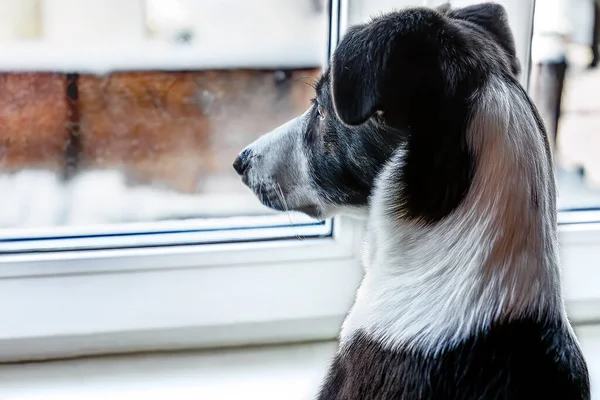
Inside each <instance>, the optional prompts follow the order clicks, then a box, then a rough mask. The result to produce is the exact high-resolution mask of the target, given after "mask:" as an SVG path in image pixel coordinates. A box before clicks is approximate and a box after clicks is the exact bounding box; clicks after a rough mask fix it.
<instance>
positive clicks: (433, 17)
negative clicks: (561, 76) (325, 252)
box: [234, 3, 590, 400]
mask: <svg viewBox="0 0 600 400" xmlns="http://www.w3.org/2000/svg"><path fill="white" fill-rule="evenodd" d="M519 74H520V64H519V61H518V60H517V58H516V53H515V45H514V39H513V35H512V32H511V31H510V28H509V26H508V22H507V17H506V13H505V10H504V8H503V7H502V6H501V5H498V4H493V3H485V4H479V5H474V6H469V7H464V8H458V9H453V8H451V7H450V6H448V5H445V6H441V7H439V8H435V9H429V8H409V9H405V10H402V11H397V12H392V13H389V14H385V15H382V16H379V17H376V18H374V19H373V20H372V21H371V22H369V23H366V24H363V25H357V26H354V27H351V28H350V29H349V30H348V32H347V33H346V34H345V36H344V37H343V38H342V40H341V42H340V43H339V45H338V47H337V49H336V50H335V53H334V54H333V56H332V59H331V62H330V65H329V68H328V70H327V71H326V72H325V73H324V74H323V76H322V77H321V78H320V80H319V82H318V83H317V85H316V97H315V99H314V101H313V104H312V106H311V107H310V108H309V109H308V110H307V111H306V112H305V113H304V114H302V115H301V116H299V117H297V118H296V119H294V120H292V121H290V122H288V123H286V124H284V125H283V126H281V127H279V128H277V129H275V130H274V131H273V132H270V133H268V134H266V135H264V136H263V137H261V138H260V139H258V140H257V141H256V142H254V143H252V144H251V145H250V146H248V147H247V148H246V149H244V150H243V151H242V152H241V153H240V155H239V156H238V158H237V159H236V161H235V162H234V168H235V169H236V171H237V172H238V173H239V174H240V175H241V176H242V180H243V182H244V183H245V184H246V185H247V186H249V187H250V188H251V189H252V190H253V191H254V192H255V193H256V195H257V196H258V198H259V199H260V200H261V201H262V202H263V203H264V204H265V205H266V206H268V207H271V208H273V209H276V210H282V211H285V210H295V211H300V212H304V213H306V214H308V215H310V216H313V217H316V218H327V217H330V216H332V215H335V214H339V213H343V212H347V211H351V212H353V213H354V214H356V213H361V212H362V213H364V214H365V215H366V216H367V218H368V224H367V234H366V240H365V248H364V253H363V259H364V260H363V262H364V267H365V275H364V278H363V281H362V283H361V285H360V288H359V289H358V292H357V294H356V299H355V302H354V305H353V306H352V309H351V310H350V312H349V313H348V315H347V317H346V319H345V321H344V324H343V327H342V329H341V333H340V345H339V351H338V353H337V355H336V356H335V359H334V360H333V362H332V365H331V367H330V370H329V372H328V374H327V377H326V378H325V381H324V383H323V386H322V388H321V390H320V393H319V396H318V398H319V399H322V400H332V399H345V400H353V399H356V400H358V399H361V400H369V399H410V400H413V399H589V397H590V389H589V377H588V371H587V366H586V362H585V360H584V358H583V355H582V352H581V350H580V347H579V344H578V341H577V339H576V337H575V335H574V333H573V330H572V328H571V326H570V323H569V321H568V320H567V316H566V314H565V308H564V304H563V299H562V297H561V287H560V269H559V260H558V244H557V222H556V189H555V183H554V175H553V166H552V157H551V153H550V149H549V146H548V140H547V135H546V132H545V129H544V126H543V123H542V122H541V120H540V117H539V115H538V112H537V110H536V108H535V107H534V105H533V104H532V102H531V101H530V98H529V97H528V95H527V93H526V92H525V91H524V89H523V88H522V86H521V85H520V84H519V82H518V75H519Z"/></svg>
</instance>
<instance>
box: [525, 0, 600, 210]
mask: <svg viewBox="0 0 600 400" xmlns="http://www.w3.org/2000/svg"><path fill="white" fill-rule="evenodd" d="M598 5H599V2H598V0H538V1H536V8H535V20H534V34H533V41H532V49H531V54H532V57H531V58H532V60H531V61H532V69H531V76H530V81H529V91H530V94H531V96H532V98H533V100H534V102H535V103H536V105H537V106H538V109H539V110H540V113H541V115H542V118H543V119H544V122H545V124H546V127H547V129H548V133H549V136H550V139H551V142H552V146H553V150H554V156H555V164H556V168H557V179H558V184H559V208H560V209H561V210H574V209H596V208H598V207H599V206H600V157H599V151H600V135H599V133H600V96H599V94H600V69H599V68H598V61H599V54H598V40H599V38H600V31H599V29H600V28H599V25H598V24H599V23H600V22H599V18H600V16H599V9H598Z"/></svg>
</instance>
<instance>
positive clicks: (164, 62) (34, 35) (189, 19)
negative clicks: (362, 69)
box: [0, 0, 332, 253]
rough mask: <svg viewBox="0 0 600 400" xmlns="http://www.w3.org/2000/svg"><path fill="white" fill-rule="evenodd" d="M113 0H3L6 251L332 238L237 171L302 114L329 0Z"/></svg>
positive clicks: (1, 233)
mask: <svg viewBox="0 0 600 400" xmlns="http://www.w3.org/2000/svg"><path fill="white" fill-rule="evenodd" d="M121 3H122V2H120V1H108V2H106V1H96V0H86V1H78V0H72V1H71V0H67V1H61V2H53V1H44V0H25V1H23V2H19V3H18V4H14V2H11V1H8V0H6V1H3V2H2V3H0V4H2V5H3V7H4V9H3V11H6V13H4V14H3V15H4V16H5V17H4V18H5V20H6V23H7V24H8V26H7V27H6V28H5V32H4V41H3V42H4V43H3V49H4V53H3V59H2V61H0V69H1V70H2V71H3V73H2V74H1V75H0V97H1V98H2V104H1V105H0V118H2V120H3V122H4V124H3V125H4V128H3V132H1V134H0V135H1V136H0V139H1V142H0V156H1V159H0V166H1V168H2V174H1V175H0V182H1V185H2V186H1V187H2V192H3V193H4V196H3V199H2V200H0V210H2V211H0V239H1V240H2V241H1V242H0V251H1V252H11V253H21V252H24V251H48V250H50V249H51V250H73V249H101V248H115V247H119V248H123V247H140V246H158V245H180V244H197V243H222V242H234V241H248V240H267V239H281V238H290V237H296V236H302V237H324V236H330V235H331V232H332V224H331V221H326V222H318V221H313V220H310V219H308V218H306V217H304V216H303V215H299V214H293V215H292V214H290V215H280V214H275V213H273V212H271V211H269V210H268V209H267V208H265V207H263V206H261V205H260V203H259V202H258V200H257V199H256V198H255V196H254V195H253V194H252V193H251V192H250V191H249V190H248V189H246V188H245V187H244V186H243V185H242V184H240V180H239V178H238V177H237V175H236V174H235V173H234V171H233V170H232V167H231V164H232V162H233V159H234V158H235V156H236V155H237V153H238V152H239V151H240V150H241V149H242V148H243V147H244V146H245V145H247V144H249V143H251V142H252V141H254V140H255V139H256V138H258V136H260V135H261V134H263V133H265V132H267V131H269V130H270V129H272V128H274V127H275V126H277V125H278V124H281V123H283V122H285V121H287V120H289V119H290V118H292V117H293V116H296V115H297V114H299V113H301V112H303V111H304V110H305V109H306V108H307V107H308V105H309V100H310V98H311V96H312V87H311V86H310V85H311V83H312V82H313V81H314V80H315V79H316V78H317V76H318V74H319V72H320V69H321V66H322V65H323V62H324V60H325V59H326V52H327V37H328V30H329V28H328V27H329V18H328V14H329V12H328V9H327V7H326V6H325V4H324V3H322V2H321V1H309V0H306V1H301V2H292V1H273V0H271V1H266V2H265V1H260V2H257V1H249V2H237V1H220V0H212V1H196V0H144V1H133V2H128V3H127V5H125V6H124V5H122V4H121ZM216 21H218V23H216ZM25 27H27V29H25Z"/></svg>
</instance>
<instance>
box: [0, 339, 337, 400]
mask: <svg viewBox="0 0 600 400" xmlns="http://www.w3.org/2000/svg"><path fill="white" fill-rule="evenodd" d="M335 349H336V343H335V342H321V343H308V344H298V345H288V346H276V347H260V348H259V347H257V348H250V349H233V350H232V349H229V350H214V351H204V352H180V353H163V354H144V355H130V356H120V357H99V358H89V359H76V360H66V361H54V362H45V363H26V364H12V365H4V366H0V376H1V378H0V382H1V384H0V386H1V388H0V397H1V398H2V399H3V400H17V399H18V400H31V399H38V400H50V399H53V400H54V399H56V400H58V399H60V400H87V399H115V400H117V399H127V400H134V399H138V398H139V399H144V400H146V399H152V398H157V399H164V398H170V399H173V400H175V399H177V400H179V399H194V400H196V399H207V400H210V399H219V400H221V399H223V400H226V399H236V400H237V399H260V400H270V399H273V400H281V399H286V400H300V399H311V398H313V396H314V394H315V391H316V390H317V389H318V387H319V384H320V382H321V380H322V377H323V374H324V372H325V371H326V367H327V365H328V363H329V360H330V359H331V357H332V355H333V354H334V352H335Z"/></svg>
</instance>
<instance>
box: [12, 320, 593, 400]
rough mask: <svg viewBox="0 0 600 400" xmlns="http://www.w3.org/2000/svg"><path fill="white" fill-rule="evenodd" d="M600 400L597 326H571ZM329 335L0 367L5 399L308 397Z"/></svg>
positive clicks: (326, 355) (327, 351)
mask: <svg viewBox="0 0 600 400" xmlns="http://www.w3.org/2000/svg"><path fill="white" fill-rule="evenodd" d="M576 331H577V334H578V335H579V338H580V341H581V344H582V347H583V350H584V353H585V357H586V359H587V362H588V367H589V370H590V376H591V382H592V399H600V390H599V389H600V325H594V326H581V327H578V328H577V329H576ZM336 347H337V343H336V342H335V341H328V342H319V343H305V344H296V345H286V346H272V347H256V348H245V349H226V350H212V351H204V352H180V353H163V354H145V355H129V356H119V357H100V358H89V359H77V360H67V361H54V362H46V363H28V364H12V365H4V366H0V377H1V378H0V398H2V399H3V400H34V399H35V400H88V399H89V400H95V399H98V400H100V399H102V400H103V399H111V400H121V399H123V400H125V399H126V400H135V399H144V400H147V399H155V398H156V399H164V398H169V399H173V400H187V399H190V400H191V399H194V400H197V399H206V400H212V399H219V400H229V399H232V400H233V399H235V400H239V399H244V400H253V399H256V400H281V399H285V400H309V399H313V398H314V395H315V393H316V392H317V391H318V388H319V385H320V383H321V382H322V379H323V377H324V374H325V372H326V370H327V366H328V365H329V362H330V360H331V358H332V356H333V355H334V353H335V351H336Z"/></svg>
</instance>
